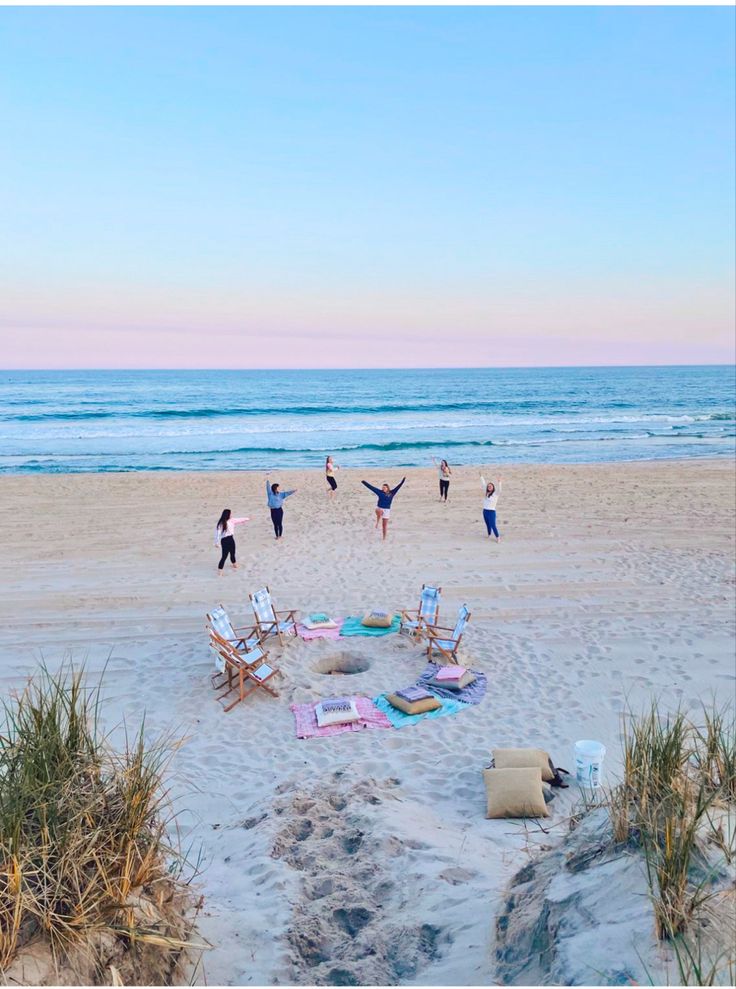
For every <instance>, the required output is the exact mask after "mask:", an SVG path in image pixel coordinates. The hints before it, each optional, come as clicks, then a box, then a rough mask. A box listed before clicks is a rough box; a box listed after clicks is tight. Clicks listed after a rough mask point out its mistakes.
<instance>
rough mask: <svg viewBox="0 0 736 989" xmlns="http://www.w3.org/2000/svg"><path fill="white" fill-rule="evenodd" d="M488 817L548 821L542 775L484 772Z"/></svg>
mask: <svg viewBox="0 0 736 989" xmlns="http://www.w3.org/2000/svg"><path fill="white" fill-rule="evenodd" d="M483 779H484V781H485V784H486V800H487V806H486V817H488V818H491V819H495V818H498V817H549V813H548V811H547V805H546V804H545V802H544V791H543V789H542V773H541V771H540V770H539V768H536V769H484V770H483Z"/></svg>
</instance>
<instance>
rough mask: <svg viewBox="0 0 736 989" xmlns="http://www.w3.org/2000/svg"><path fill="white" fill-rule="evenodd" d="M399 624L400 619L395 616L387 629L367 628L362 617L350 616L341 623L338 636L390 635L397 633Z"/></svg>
mask: <svg viewBox="0 0 736 989" xmlns="http://www.w3.org/2000/svg"><path fill="white" fill-rule="evenodd" d="M400 624H401V618H400V617H399V615H396V616H395V617H394V619H393V621H392V622H391V624H390V625H389V627H388V628H369V627H368V626H366V625H363V618H362V616H361V617H359V618H356V617H355V616H351V617H350V618H346V619H345V621H344V622H343V623H342V628H341V629H340V635H390V634H391V633H392V632H398V631H399V625H400Z"/></svg>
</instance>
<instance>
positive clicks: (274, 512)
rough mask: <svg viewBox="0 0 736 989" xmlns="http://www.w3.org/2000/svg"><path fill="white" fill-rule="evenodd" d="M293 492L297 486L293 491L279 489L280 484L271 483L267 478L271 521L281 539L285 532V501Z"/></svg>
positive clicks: (275, 532)
mask: <svg viewBox="0 0 736 989" xmlns="http://www.w3.org/2000/svg"><path fill="white" fill-rule="evenodd" d="M293 494H296V488H294V490H293V491H279V485H278V484H271V482H270V480H269V478H266V499H267V500H268V507H269V508H270V509H271V521H272V522H273V531H274V534H275V536H276V538H277V539H281V537H282V536H283V534H284V502H285V501H286V499H287V498H290V497H291V495H293Z"/></svg>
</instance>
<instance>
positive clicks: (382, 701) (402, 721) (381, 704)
mask: <svg viewBox="0 0 736 989" xmlns="http://www.w3.org/2000/svg"><path fill="white" fill-rule="evenodd" d="M430 689H431V688H430ZM437 699H438V700H439V702H440V704H441V705H442V707H438V708H436V709H435V710H434V711H425V712H424V714H404V712H403V711H399V710H398V709H397V708H395V707H393V705H391V704H389V702H388V701H387V700H386V695H385V694H381V695H380V696H379V697H374V698H373V703H374V704H375V705H376V707H377V708H378V710H379V711H383V713H384V714H385V715H386V717H387V718H388V720H389V721H390V722H391V724H392V725H393V727H394V728H406V726H407V725H413V724H416V722H417V721H421V720H422V718H441V717H442V716H443V715H445V714H457V712H458V711H463V710H464V709H465V708H466V707H467V704H463V702H462V701H458V700H455V699H453V698H449V699H445V698H444V697H438V698H437Z"/></svg>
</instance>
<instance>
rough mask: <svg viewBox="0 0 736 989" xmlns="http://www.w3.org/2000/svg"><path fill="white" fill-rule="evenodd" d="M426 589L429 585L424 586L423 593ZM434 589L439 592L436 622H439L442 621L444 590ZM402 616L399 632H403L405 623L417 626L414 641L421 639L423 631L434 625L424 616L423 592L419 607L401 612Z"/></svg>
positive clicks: (413, 632)
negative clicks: (441, 598)
mask: <svg viewBox="0 0 736 989" xmlns="http://www.w3.org/2000/svg"><path fill="white" fill-rule="evenodd" d="M430 586H431V585H430ZM426 588H427V584H422V592H424V591H425V590H426ZM434 589H435V590H436V591H437V613H436V614H435V618H434V621H435V622H438V621H439V620H440V597H441V596H442V588H441V587H435V588H434ZM400 615H401V624H400V625H399V632H401V628H402V625H403V624H404V622H408V623H411V624H412V625H414V624H415V625H416V628H414V629H413V631H412V633H411V635H412V638H414V639H418V638H421V637H422V634H423V629H424V628H426V627H427V626H428V625H434V623H433V622H428V621H427V620H426V618H425V617H424V615H422V593H421V592H420V594H419V607H418V608H407V609H406V610H405V611H402V612H400Z"/></svg>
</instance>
